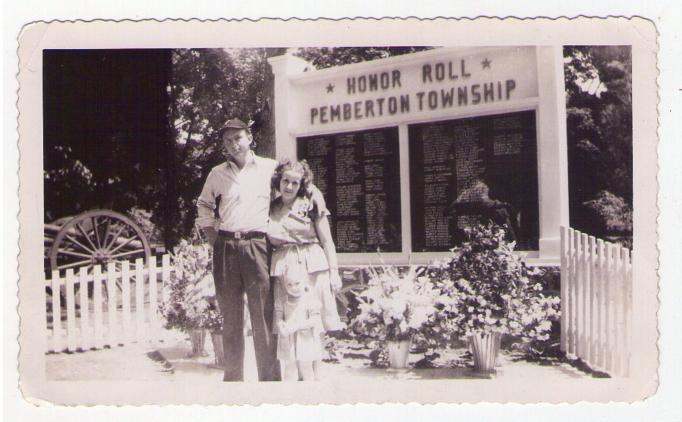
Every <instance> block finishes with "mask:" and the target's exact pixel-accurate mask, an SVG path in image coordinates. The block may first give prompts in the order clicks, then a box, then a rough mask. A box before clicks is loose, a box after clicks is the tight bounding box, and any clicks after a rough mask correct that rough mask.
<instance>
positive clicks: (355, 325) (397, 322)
mask: <svg viewBox="0 0 682 422" xmlns="http://www.w3.org/2000/svg"><path fill="white" fill-rule="evenodd" d="M437 293H438V292H437V291H436V290H435V289H434V287H433V285H432V283H430V282H429V280H428V278H426V277H424V276H422V275H420V274H418V273H417V271H416V269H415V268H414V267H410V268H409V269H408V270H406V271H401V270H399V269H398V268H396V267H390V266H383V267H381V268H378V269H370V270H369V280H368V283H367V287H366V288H365V289H364V290H362V291H360V292H357V293H356V297H357V299H358V302H359V304H358V313H357V315H355V316H354V317H353V318H352V320H351V323H350V328H351V330H352V331H353V332H354V333H355V334H356V335H357V336H358V337H360V338H361V339H365V340H369V341H371V342H374V343H375V345H377V346H378V350H381V349H383V348H384V347H385V348H386V349H387V350H388V360H389V363H390V366H391V367H392V368H406V367H407V359H408V353H409V349H410V345H411V341H412V336H413V335H414V334H416V333H418V332H419V331H420V330H421V329H422V327H423V325H424V323H426V322H427V321H428V320H429V318H430V317H431V315H432V313H433V312H434V311H435V308H434V303H435V295H436V294H437ZM375 352H376V350H375ZM379 354H380V353H379Z"/></svg>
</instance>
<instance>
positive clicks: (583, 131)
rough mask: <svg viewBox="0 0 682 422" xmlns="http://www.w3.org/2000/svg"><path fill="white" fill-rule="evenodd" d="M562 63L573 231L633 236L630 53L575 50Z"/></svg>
mask: <svg viewBox="0 0 682 422" xmlns="http://www.w3.org/2000/svg"><path fill="white" fill-rule="evenodd" d="M564 59H565V67H564V69H565V73H564V74H565V86H566V111H567V129H568V165H569V175H570V177H569V196H570V211H571V212H570V216H571V226H572V227H575V228H576V229H578V230H582V231H585V232H587V233H590V234H594V235H597V236H602V237H603V236H606V235H609V234H613V233H614V232H616V233H629V234H630V235H631V234H632V189H633V184H632V57H631V48H630V47H627V46H608V47H606V46H605V47H597V46H590V47H585V46H583V47H580V46H571V47H565V48H564ZM605 201H607V202H609V203H610V204H612V205H609V206H606V205H605ZM595 217H596V218H595Z"/></svg>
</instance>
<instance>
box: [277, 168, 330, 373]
mask: <svg viewBox="0 0 682 422" xmlns="http://www.w3.org/2000/svg"><path fill="white" fill-rule="evenodd" d="M311 181H312V172H311V171H310V167H309V166H308V164H307V163H306V162H305V161H291V160H284V161H282V162H281V163H280V164H279V165H278V166H277V168H276V169H275V173H274V175H273V177H272V189H273V191H275V192H277V193H279V196H277V198H276V199H274V200H273V201H272V203H271V206H270V224H269V226H268V238H269V240H270V242H271V244H272V245H273V247H274V251H273V254H272V262H271V265H270V275H271V276H273V277H275V278H276V280H277V281H276V284H275V321H274V324H273V326H274V327H275V328H274V329H275V332H276V334H279V341H278V346H277V349H278V350H277V354H278V359H280V360H282V361H283V362H285V375H284V377H285V378H286V379H290V380H291V379H294V375H296V376H295V378H296V379H298V377H299V376H300V374H292V371H293V370H292V368H291V367H289V368H287V362H288V363H289V364H291V362H293V361H297V360H299V359H297V356H296V351H297V346H298V347H299V349H300V348H310V347H314V348H315V349H321V346H320V347H317V346H306V345H303V344H300V343H299V344H298V345H297V340H300V339H299V338H298V337H297V336H295V335H291V334H290V333H286V334H283V333H280V332H279V330H278V327H281V326H283V323H285V322H286V318H287V317H288V316H287V315H286V314H285V304H286V303H285V302H286V300H287V295H286V294H285V289H284V288H283V286H282V282H283V280H285V279H290V278H291V277H292V276H294V277H297V278H302V280H301V281H302V282H303V284H304V286H305V287H306V289H307V291H308V292H309V293H310V295H311V296H312V297H313V298H314V299H315V300H316V301H318V302H319V304H320V317H321V320H322V330H320V333H319V335H320V336H322V335H324V332H325V331H335V330H340V329H342V328H343V324H342V323H341V319H340V318H339V314H338V312H337V310H336V300H335V299H334V295H333V294H332V288H333V289H335V290H336V289H338V288H340V287H341V279H340V277H339V272H338V266H337V260H336V248H335V246H334V241H333V239H332V236H331V230H330V228H329V221H328V219H327V216H328V215H329V210H327V207H326V204H325V201H324V197H323V196H322V193H321V192H320V191H319V189H317V188H316V187H315V186H313V185H312V183H311ZM316 344H318V345H321V344H322V343H321V339H320V342H319V343H316ZM308 352H311V351H310V350H307V351H306V356H308V357H309V358H308V359H310V360H312V367H313V370H314V373H315V378H316V379H318V378H319V364H320V360H321V358H322V350H314V351H312V352H313V353H308ZM310 356H314V357H313V358H310ZM289 366H290V365H289ZM299 366H300V365H299ZM286 372H289V373H288V374H286ZM299 372H300V369H299Z"/></svg>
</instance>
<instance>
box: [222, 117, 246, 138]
mask: <svg viewBox="0 0 682 422" xmlns="http://www.w3.org/2000/svg"><path fill="white" fill-rule="evenodd" d="M227 129H246V130H249V125H247V124H246V123H244V122H242V121H241V120H239V119H230V120H228V121H227V122H226V123H225V125H224V126H223V127H222V128H221V129H220V130H219V131H218V132H219V134H220V136H221V137H222V136H223V134H224V133H225V131H226V130H227Z"/></svg>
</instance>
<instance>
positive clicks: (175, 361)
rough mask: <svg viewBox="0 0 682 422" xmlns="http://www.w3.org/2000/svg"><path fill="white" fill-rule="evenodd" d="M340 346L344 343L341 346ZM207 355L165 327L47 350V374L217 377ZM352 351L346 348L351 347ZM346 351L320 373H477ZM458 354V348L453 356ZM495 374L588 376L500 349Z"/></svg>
mask: <svg viewBox="0 0 682 422" xmlns="http://www.w3.org/2000/svg"><path fill="white" fill-rule="evenodd" d="M250 340H251V337H247V342H246V344H247V350H246V354H245V355H246V362H245V368H244V369H245V371H244V377H245V381H247V382H248V381H257V374H256V369H255V362H254V359H253V343H252V341H250ZM342 349H343V348H342ZM206 351H207V355H206V356H201V357H189V356H188V355H189V353H190V345H189V342H188V340H187V339H186V337H185V336H184V335H183V334H180V333H172V332H171V333H169V335H167V336H166V338H165V339H164V341H163V342H161V343H156V344H154V345H150V344H144V345H137V344H131V345H127V346H123V347H115V348H113V349H104V350H96V351H87V352H83V353H71V354H67V353H60V354H48V355H47V356H46V364H47V374H48V379H50V380H74V381H75V380H104V381H107V380H140V381H169V382H183V383H185V382H190V383H191V382H204V383H205V382H220V381H221V379H222V370H221V369H220V368H217V367H215V365H214V359H213V354H212V352H213V351H212V344H211V339H210V337H207V339H206ZM349 352H350V353H349ZM344 353H345V356H346V357H345V358H342V359H341V362H340V363H325V364H324V365H323V377H324V378H327V379H332V378H333V379H334V380H335V381H337V380H344V379H348V380H354V381H357V380H358V379H362V378H371V379H374V380H377V379H401V380H402V379H467V378H480V375H477V374H476V373H474V372H473V370H472V369H471V368H469V367H468V366H466V365H458V366H457V367H455V368H437V369H407V370H391V369H380V368H371V367H369V360H368V359H367V357H366V353H354V352H353V351H352V350H350V351H349V350H348V349H347V348H346V349H345V350H340V353H339V355H340V356H342V355H344ZM421 357H422V355H421V354H411V355H410V363H412V364H414V363H415V362H416V361H417V360H419V359H421ZM444 358H445V359H446V360H447V359H448V358H453V359H455V360H456V359H457V356H456V352H455V354H453V355H451V356H444ZM500 364H501V365H500V367H499V368H498V373H497V377H496V378H498V379H504V380H505V382H513V381H514V380H516V381H519V382H521V381H523V380H532V379H536V380H537V379H541V380H543V384H544V383H549V384H547V385H551V383H552V382H560V381H562V380H571V379H574V380H575V379H580V378H588V377H589V375H586V374H585V373H583V372H580V371H579V370H577V369H575V368H574V367H572V366H570V365H568V364H558V365H553V366H541V365H538V364H534V363H528V362H517V361H513V360H511V359H510V358H509V356H508V355H502V356H501V359H500Z"/></svg>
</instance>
